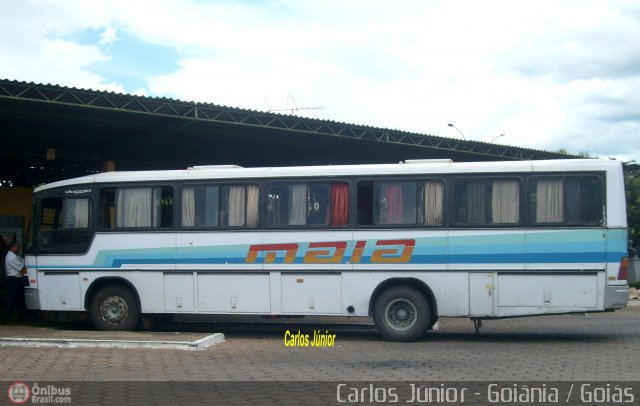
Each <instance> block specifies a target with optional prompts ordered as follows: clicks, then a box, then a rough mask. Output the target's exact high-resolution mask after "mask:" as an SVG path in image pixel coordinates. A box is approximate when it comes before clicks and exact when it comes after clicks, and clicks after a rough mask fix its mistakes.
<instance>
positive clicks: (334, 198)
mask: <svg viewBox="0 0 640 406" xmlns="http://www.w3.org/2000/svg"><path fill="white" fill-rule="evenodd" d="M348 223H349V185H347V184H346V183H332V184H331V225H332V226H344V225H347V224H348Z"/></svg>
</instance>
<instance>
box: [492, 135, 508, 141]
mask: <svg viewBox="0 0 640 406" xmlns="http://www.w3.org/2000/svg"><path fill="white" fill-rule="evenodd" d="M505 135H507V134H505V133H502V134H500V135H496V136H495V137H493V139H492V140H491V143H493V141H495V140H497V139H498V138H500V137H504V136H505Z"/></svg>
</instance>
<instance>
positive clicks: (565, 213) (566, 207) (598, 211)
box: [529, 176, 604, 225]
mask: <svg viewBox="0 0 640 406" xmlns="http://www.w3.org/2000/svg"><path fill="white" fill-rule="evenodd" d="M603 197H604V195H603V187H602V181H601V180H600V179H599V178H598V177H596V176H582V177H579V176H568V177H550V178H537V179H533V180H532V181H531V182H530V183H529V203H530V204H529V206H530V208H531V218H532V220H533V223H535V224H550V223H552V224H553V223H557V224H574V225H576V224H600V223H602V220H603V213H604V198H603Z"/></svg>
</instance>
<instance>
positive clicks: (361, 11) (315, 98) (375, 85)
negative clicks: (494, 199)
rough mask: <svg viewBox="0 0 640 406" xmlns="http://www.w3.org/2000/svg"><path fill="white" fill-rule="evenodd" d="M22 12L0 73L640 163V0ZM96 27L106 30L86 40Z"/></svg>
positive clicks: (126, 5)
mask: <svg viewBox="0 0 640 406" xmlns="http://www.w3.org/2000/svg"><path fill="white" fill-rule="evenodd" d="M8 9H9V13H8V14H9V15H10V17H2V16H0V23H3V24H0V34H2V35H3V36H4V37H5V38H7V37H18V40H17V41H15V42H13V43H8V42H9V41H5V43H2V44H0V76H5V77H9V78H16V79H21V80H34V81H37V82H46V81H52V82H57V83H60V84H72V85H74V86H85V87H90V88H110V89H122V88H126V89H128V90H129V91H135V92H136V93H138V94H149V95H151V96H166V97H175V98H179V99H184V100H196V101H201V102H211V103H217V104H222V105H229V106H234V107H242V108H250V109H257V110H267V109H269V108H271V109H282V108H290V105H291V96H292V97H294V98H295V99H296V100H297V104H298V107H301V106H303V107H322V109H310V110H299V111H297V114H299V115H304V116H309V117H318V118H323V119H330V120H337V121H344V122H350V123H358V124H365V125H372V126H378V127H387V128H394V129H400V130H407V131H415V132H420V133H427V134H434V135H441V136H449V137H458V136H459V134H457V132H455V131H454V130H453V129H451V128H449V127H447V123H449V122H454V123H455V124H456V126H457V127H458V128H460V129H461V130H462V131H463V132H464V133H465V135H466V137H467V138H469V139H473V140H482V141H490V140H492V139H493V138H494V137H495V136H497V135H499V134H501V133H506V136H504V137H501V138H499V139H497V140H496V142H501V143H505V144H511V145H518V146H526V147H531V148H537V149H547V150H556V149H560V148H564V149H567V150H569V151H586V152H590V153H594V154H600V155H616V156H630V157H635V159H640V155H638V151H637V148H634V147H632V146H631V145H632V144H633V140H632V139H631V138H632V137H633V134H637V130H638V123H639V118H638V113H637V112H638V111H640V96H637V95H636V92H635V89H637V88H638V85H639V84H640V51H638V50H639V49H640V24H639V20H640V7H639V6H638V5H637V4H636V3H635V2H633V1H606V2H605V1H600V0H585V1H578V0H567V1H563V2H557V1H550V0H540V1H536V2H533V1H531V2H522V1H520V2H513V1H508V0H497V1H493V2H490V3H486V2H483V3H478V2H476V1H454V2H451V1H438V0H434V1H429V2H424V1H411V0H402V1H399V2H394V3H389V2H385V1H375V0H370V1H365V0H358V1H349V2H344V1H338V0H326V1H324V2H317V1H308V0H297V1H288V0H281V1H267V2H253V1H233V2H232V1H224V0H222V1H211V2H202V1H196V0H184V1H170V0H159V1H136V2H125V1H124V0H113V1H109V2H107V1H104V2H83V1H80V0H76V1H75V2H71V3H64V6H63V5H61V3H55V2H40V3H37V4H35V3H29V2H24V3H23V2H20V1H16V0H11V1H10V2H9V8H8ZM36 9H37V10H36ZM149 10H153V12H152V13H150V12H149ZM4 23H6V24H4ZM86 32H96V33H99V35H96V37H95V38H93V39H92V40H90V41H84V42H83V41H81V40H79V39H77V38H76V36H81V35H82V33H86ZM16 33H21V35H16ZM147 44H148V45H147ZM149 45H152V46H149ZM145 46H146V48H143V47H145ZM143 49H145V50H147V52H143ZM25 50H26V51H25ZM127 55H129V57H127ZM124 58H127V59H124ZM8 66H25V69H19V68H17V67H15V68H12V67H8ZM43 66H46V69H43Z"/></svg>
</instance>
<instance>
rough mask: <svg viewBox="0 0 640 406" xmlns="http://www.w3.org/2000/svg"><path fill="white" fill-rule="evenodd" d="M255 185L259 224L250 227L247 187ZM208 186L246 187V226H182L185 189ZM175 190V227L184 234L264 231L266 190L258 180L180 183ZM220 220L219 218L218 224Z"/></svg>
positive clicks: (209, 180) (216, 180)
mask: <svg viewBox="0 0 640 406" xmlns="http://www.w3.org/2000/svg"><path fill="white" fill-rule="evenodd" d="M248 185H253V186H257V187H258V223H257V224H256V226H255V227H249V226H248V225H247V215H248V211H247V203H248V199H249V194H248V193H247V188H246V186H248ZM207 186H218V187H222V186H244V187H245V195H244V204H245V206H244V208H245V213H244V214H245V216H244V224H243V225H241V226H230V225H222V226H221V225H216V226H207V225H204V226H184V225H183V224H182V193H183V191H184V189H187V188H190V187H191V188H194V187H207ZM175 190H178V191H179V194H178V195H177V196H175V195H174V211H175V213H174V218H175V219H177V221H175V222H174V226H175V227H176V228H177V229H178V230H180V231H182V232H191V231H194V232H195V231H257V230H260V229H262V225H263V220H262V219H263V217H262V205H263V201H262V200H263V197H262V196H263V195H264V189H263V184H262V183H261V182H259V181H257V180H245V179H235V181H234V180H228V179H222V180H220V179H204V180H201V181H196V182H185V183H179V184H178V185H177V187H176V188H175ZM219 215H220V208H219V207H218V216H219ZM219 221H220V218H219V217H218V222H219Z"/></svg>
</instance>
